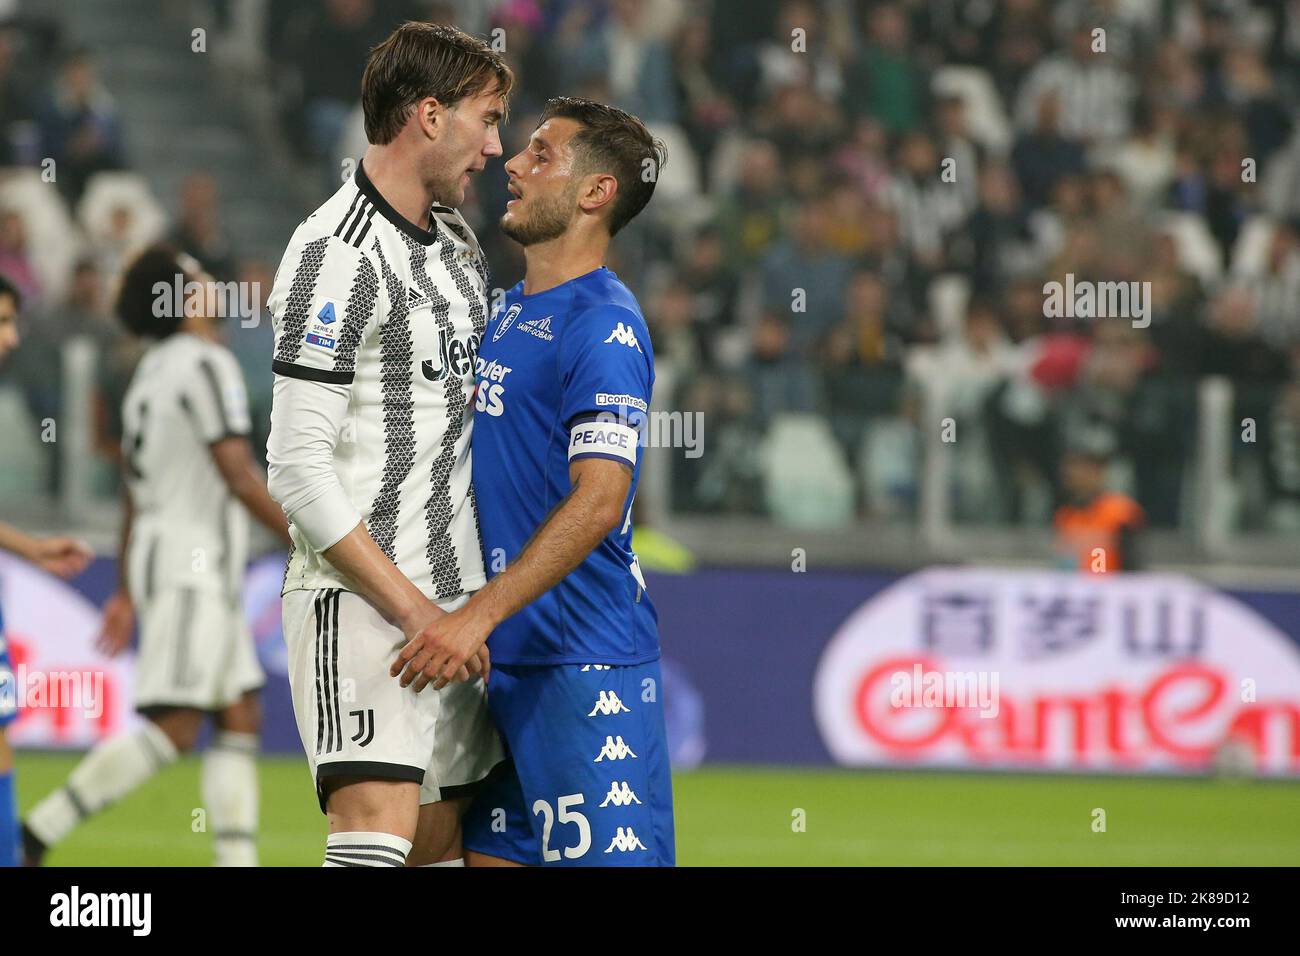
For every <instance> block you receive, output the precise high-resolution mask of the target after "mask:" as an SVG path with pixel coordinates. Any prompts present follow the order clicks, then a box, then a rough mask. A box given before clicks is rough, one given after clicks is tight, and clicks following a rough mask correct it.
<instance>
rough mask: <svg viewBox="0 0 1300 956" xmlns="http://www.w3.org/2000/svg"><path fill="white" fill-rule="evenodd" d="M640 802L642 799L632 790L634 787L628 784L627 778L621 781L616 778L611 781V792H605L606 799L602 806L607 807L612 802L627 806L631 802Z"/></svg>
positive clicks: (615, 804) (617, 805)
mask: <svg viewBox="0 0 1300 956" xmlns="http://www.w3.org/2000/svg"><path fill="white" fill-rule="evenodd" d="M640 802H641V801H640V800H638V799H637V797H636V794H635V793H633V792H632V788H631V787H629V786H628V785H627V781H626V780H624V781H622V782H621V783H620V782H619V781H617V780H614V781H612V782H611V783H610V785H609V793H607V794H605V799H604V801H602V802H601V804H600V805H601V806H602V807H607V806H609V805H610V804H611V803H612V804H614V806H616V807H625V806H627V805H628V804H629V803H640Z"/></svg>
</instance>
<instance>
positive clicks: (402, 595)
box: [323, 522, 429, 630]
mask: <svg viewBox="0 0 1300 956" xmlns="http://www.w3.org/2000/svg"><path fill="white" fill-rule="evenodd" d="M323 554H324V557H325V560H327V561H328V562H329V563H330V564H331V565H333V566H334V568H335V569H337V570H338V571H339V572H341V573H342V574H345V575H347V577H348V578H349V579H350V580H351V581H352V583H353V586H354V588H355V589H356V592H357V593H358V594H360V595H361V596H362V597H363V598H365V599H366V600H367V601H369V602H370V604H371V605H372V606H373V607H374V608H375V610H377V611H378V612H379V613H380V614H382V615H383V616H384V619H385V620H387V621H388V622H389V623H390V624H392V625H394V626H396V627H400V628H402V629H403V630H405V629H406V625H407V623H408V622H409V621H410V620H411V619H412V618H413V617H415V616H416V615H417V614H418V613H419V611H420V609H421V608H422V607H424V606H426V605H427V604H428V603H429V599H428V598H426V597H425V596H424V594H423V593H421V591H420V589H419V588H417V587H416V586H415V585H414V584H412V583H411V581H410V580H409V579H408V578H407V577H406V575H404V574H402V572H401V571H399V570H398V569H397V565H395V564H393V562H392V561H390V560H389V559H388V555H386V554H384V552H383V551H382V550H380V547H379V545H377V544H375V539H374V538H372V537H370V532H369V531H367V530H366V526H365V523H364V522H358V523H357V526H356V527H355V528H353V529H352V530H351V531H349V532H348V533H347V534H346V535H344V536H343V537H342V538H340V539H339V540H338V542H336V543H335V544H334V545H333V546H331V547H330V548H328V549H327V550H326V551H325V552H323Z"/></svg>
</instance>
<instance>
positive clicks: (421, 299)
mask: <svg viewBox="0 0 1300 956" xmlns="http://www.w3.org/2000/svg"><path fill="white" fill-rule="evenodd" d="M428 301H429V297H428V296H427V295H425V294H424V293H423V292H419V291H417V290H416V288H415V286H407V287H406V305H407V308H411V309H414V308H415V307H416V306H420V305H424V303H426V302H428Z"/></svg>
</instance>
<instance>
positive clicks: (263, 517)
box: [230, 462, 289, 544]
mask: <svg viewBox="0 0 1300 956" xmlns="http://www.w3.org/2000/svg"><path fill="white" fill-rule="evenodd" d="M230 491H231V494H233V495H234V496H235V497H236V498H238V499H239V501H240V503H241V504H242V505H243V506H244V507H245V508H247V509H248V513H249V514H251V515H252V516H253V518H254V519H255V520H256V521H257V522H258V524H260V525H262V527H264V528H266V529H267V530H268V531H270V532H271V533H272V534H274V535H278V536H279V538H280V539H281V540H282V541H284V542H285V543H286V544H288V543H289V519H288V518H286V517H285V514H284V509H283V508H281V507H280V506H279V505H278V504H276V502H275V499H274V498H272V497H271V494H270V492H268V491H267V490H266V479H265V477H264V476H263V475H262V472H261V469H259V468H258V467H257V465H255V464H253V463H252V462H249V463H248V466H247V468H245V469H244V470H243V472H242V473H241V474H240V475H239V476H238V477H237V478H236V479H235V481H234V482H232V483H231V485H230Z"/></svg>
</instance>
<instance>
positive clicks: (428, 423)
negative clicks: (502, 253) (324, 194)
mask: <svg viewBox="0 0 1300 956" xmlns="http://www.w3.org/2000/svg"><path fill="white" fill-rule="evenodd" d="M488 281H489V280H488V272H487V265H486V262H485V260H484V257H483V253H482V250H481V249H480V247H479V245H478V241H477V240H476V239H475V237H474V235H473V232H472V231H471V230H470V228H469V226H468V225H466V223H465V220H464V219H463V218H462V217H461V215H460V214H459V213H458V212H457V211H455V210H453V209H449V208H446V207H442V206H434V207H433V209H432V222H431V228H430V229H429V230H427V231H426V230H424V229H421V228H419V227H417V226H416V225H414V224H413V223H411V222H409V221H408V220H406V219H404V218H403V217H402V216H401V215H400V214H398V213H397V211H396V210H394V209H393V208H392V206H390V205H389V203H388V202H387V201H386V200H385V199H384V198H383V196H382V195H380V193H379V191H378V190H377V189H376V188H375V186H374V184H373V183H371V182H370V180H369V178H368V177H367V176H366V173H365V170H364V168H362V167H361V166H360V165H359V166H358V168H357V171H356V174H355V175H354V176H353V178H352V179H351V180H349V181H348V182H347V183H345V184H344V185H343V186H342V187H341V188H340V189H339V191H338V192H336V193H335V194H334V195H333V197H331V198H330V199H329V201H327V202H326V203H325V204H324V205H322V206H321V207H320V208H319V209H317V210H316V212H314V213H313V214H312V215H311V216H310V217H308V218H307V220H306V221H304V222H303V223H302V224H301V225H299V227H298V229H297V230H296V231H295V232H294V235H293V238H292V239H291V240H290V242H289V247H288V249H287V250H286V252H285V254H284V259H283V260H282V261H281V263H280V269H279V271H278V273H277V274H276V279H275V286H274V289H273V290H272V293H271V298H270V300H269V303H268V305H269V307H270V310H271V313H272V315H273V316H274V321H275V355H274V361H273V365H272V367H273V369H274V371H275V376H276V382H275V397H274V401H273V406H272V415H271V436H270V440H269V441H268V445H267V451H268V456H267V457H268V464H269V465H270V475H269V478H270V488H271V493H272V495H274V496H275V497H276V499H277V500H278V501H279V502H280V503H281V505H282V506H283V507H284V508H285V511H286V513H287V514H288V515H289V519H290V522H291V526H292V527H291V533H292V536H293V541H294V549H293V551H292V552H291V554H290V558H289V563H288V566H287V569H286V574H285V585H284V586H285V590H286V591H289V590H293V589H295V588H312V589H315V588H343V589H345V590H350V585H349V583H348V581H347V579H346V578H345V577H343V576H342V575H340V574H339V573H338V572H337V571H336V570H335V569H334V568H333V567H331V566H330V564H329V562H328V561H326V560H325V558H324V557H323V556H322V552H323V551H326V550H328V548H329V547H330V546H331V545H333V544H334V543H335V542H337V541H338V540H339V538H341V537H343V536H344V535H346V534H347V533H348V532H349V531H350V530H351V529H352V528H353V527H355V526H356V523H357V521H358V520H361V521H364V522H365V525H366V528H367V529H368V531H369V532H370V535H371V537H372V538H373V539H374V540H375V542H376V544H378V545H379V547H380V548H381V549H382V550H383V551H384V553H385V554H386V555H387V556H388V557H389V559H390V560H392V561H393V562H394V564H396V565H397V567H398V569H399V570H401V571H402V573H403V574H405V575H406V577H408V578H409V579H410V580H412V581H413V582H415V584H416V585H417V586H418V587H419V588H420V589H421V590H422V591H423V592H424V593H425V594H426V596H428V597H430V598H434V599H444V598H448V597H451V596H454V595H457V594H461V593H464V592H467V591H471V590H474V589H476V588H478V587H481V586H482V584H483V582H484V573H483V557H482V552H481V549H480V544H479V533H478V519H477V514H476V511H475V504H474V499H473V490H472V487H471V485H470V430H471V423H472V421H473V409H472V407H471V403H470V397H471V395H472V393H473V388H474V381H475V376H474V362H475V358H476V356H477V354H478V343H479V341H480V339H481V337H482V334H483V328H484V326H485V324H486V321H487V288H488Z"/></svg>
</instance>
